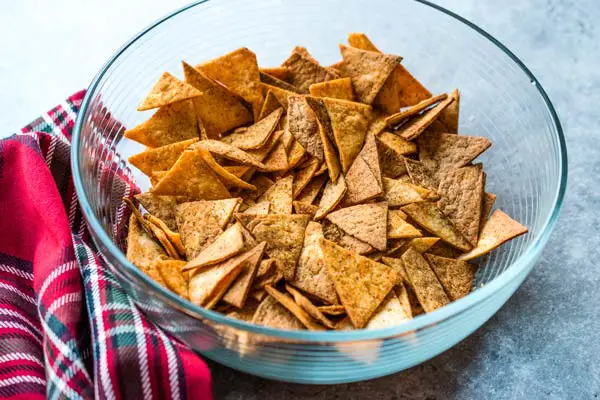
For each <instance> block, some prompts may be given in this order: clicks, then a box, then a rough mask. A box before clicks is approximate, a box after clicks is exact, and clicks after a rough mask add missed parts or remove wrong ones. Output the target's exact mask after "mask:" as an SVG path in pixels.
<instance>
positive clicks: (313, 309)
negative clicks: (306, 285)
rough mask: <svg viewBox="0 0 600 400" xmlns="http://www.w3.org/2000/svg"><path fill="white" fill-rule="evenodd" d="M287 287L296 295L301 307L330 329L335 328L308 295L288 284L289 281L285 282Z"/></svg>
mask: <svg viewBox="0 0 600 400" xmlns="http://www.w3.org/2000/svg"><path fill="white" fill-rule="evenodd" d="M285 289H286V290H287V291H288V293H290V294H291V295H292V296H293V297H294V301H295V302H296V304H297V305H298V306H300V308H302V309H303V310H304V311H305V312H306V313H307V314H308V315H310V316H311V317H312V318H313V319H314V320H315V321H317V322H318V323H320V324H321V325H323V326H325V327H327V328H329V329H334V326H333V323H332V322H331V321H330V320H329V318H327V317H326V316H325V315H324V314H323V313H322V312H321V311H320V310H319V309H318V308H317V306H315V305H314V304H313V303H312V302H311V301H310V300H309V299H308V298H307V297H306V296H304V295H303V294H302V293H300V291H299V290H297V289H296V288H294V287H293V286H290V285H288V284H287V283H286V284H285Z"/></svg>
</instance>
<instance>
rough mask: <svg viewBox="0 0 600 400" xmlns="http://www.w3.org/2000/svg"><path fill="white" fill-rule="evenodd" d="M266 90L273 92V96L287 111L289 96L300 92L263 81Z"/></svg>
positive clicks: (262, 84)
mask: <svg viewBox="0 0 600 400" xmlns="http://www.w3.org/2000/svg"><path fill="white" fill-rule="evenodd" d="M260 85H261V86H262V88H263V89H264V91H265V92H271V93H272V94H273V96H275V98H276V99H277V102H278V103H279V104H281V106H282V107H283V108H285V110H286V111H287V109H288V98H289V97H290V96H297V95H298V93H296V92H293V91H290V90H285V89H282V88H280V87H278V86H273V85H269V84H268V83H264V82H261V84H260Z"/></svg>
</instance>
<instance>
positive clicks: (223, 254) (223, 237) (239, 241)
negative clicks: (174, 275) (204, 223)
mask: <svg viewBox="0 0 600 400" xmlns="http://www.w3.org/2000/svg"><path fill="white" fill-rule="evenodd" d="M243 247H244V237H243V236H242V229H241V225H240V224H235V225H233V226H232V227H231V228H228V229H227V230H226V231H225V232H223V233H222V234H220V235H219V236H217V237H216V238H215V240H214V241H213V242H212V243H211V244H209V245H208V246H206V247H205V248H204V249H203V250H202V251H200V253H199V254H198V255H197V256H196V257H194V258H193V259H192V260H190V262H188V263H187V264H186V266H185V267H183V271H191V270H194V269H198V268H202V267H207V266H209V265H214V264H218V263H220V262H222V261H224V260H227V259H228V258H231V257H233V256H235V255H236V254H238V253H239V252H240V251H242V248H243Z"/></svg>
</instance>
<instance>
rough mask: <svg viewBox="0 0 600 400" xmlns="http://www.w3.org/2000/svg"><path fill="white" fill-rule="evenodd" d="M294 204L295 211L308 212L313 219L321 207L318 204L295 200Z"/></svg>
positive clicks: (299, 212)
mask: <svg viewBox="0 0 600 400" xmlns="http://www.w3.org/2000/svg"><path fill="white" fill-rule="evenodd" d="M293 205H294V211H295V213H296V214H307V215H309V216H310V218H311V219H312V218H314V216H315V213H316V212H317V210H318V209H319V207H318V206H315V205H312V204H308V203H303V202H301V201H294V203H293Z"/></svg>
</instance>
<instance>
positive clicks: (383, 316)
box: [365, 290, 412, 329]
mask: <svg viewBox="0 0 600 400" xmlns="http://www.w3.org/2000/svg"><path fill="white" fill-rule="evenodd" d="M411 315H412V313H411V314H407V313H406V309H405V308H404V307H402V304H400V300H398V297H397V296H396V292H395V291H393V290H392V291H391V292H389V293H388V295H387V297H386V298H385V299H384V300H383V301H382V302H381V304H380V305H379V307H378V308H377V310H376V311H375V313H373V316H372V317H371V319H370V320H369V322H368V323H367V325H366V326H365V329H380V328H387V327H390V326H395V325H398V324H399V323H400V322H401V321H406V320H409V319H411Z"/></svg>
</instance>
